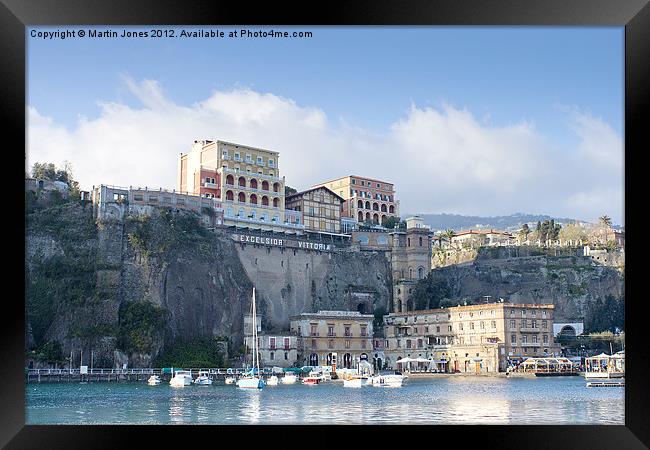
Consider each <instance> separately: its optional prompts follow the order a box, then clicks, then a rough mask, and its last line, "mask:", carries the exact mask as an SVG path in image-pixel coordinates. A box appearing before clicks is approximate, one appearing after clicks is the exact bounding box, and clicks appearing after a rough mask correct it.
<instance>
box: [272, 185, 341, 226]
mask: <svg viewBox="0 0 650 450" xmlns="http://www.w3.org/2000/svg"><path fill="white" fill-rule="evenodd" d="M343 202H344V199H343V198H342V197H341V196H339V195H337V194H335V193H334V192H332V191H331V190H329V189H328V188H326V187H324V186H319V187H315V188H311V189H307V190H306V191H302V192H296V193H295V194H291V195H288V196H287V197H286V198H285V205H286V209H287V210H294V211H299V212H302V221H303V224H304V226H305V230H308V231H317V232H326V233H340V232H341V208H342V204H343Z"/></svg>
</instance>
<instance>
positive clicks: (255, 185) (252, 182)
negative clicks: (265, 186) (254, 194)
mask: <svg viewBox="0 0 650 450" xmlns="http://www.w3.org/2000/svg"><path fill="white" fill-rule="evenodd" d="M250 186H251V189H257V180H256V179H255V178H253V179H251V183H250Z"/></svg>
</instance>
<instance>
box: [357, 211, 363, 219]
mask: <svg viewBox="0 0 650 450" xmlns="http://www.w3.org/2000/svg"><path fill="white" fill-rule="evenodd" d="M358 216H359V222H363V213H362V212H361V211H359V214H358Z"/></svg>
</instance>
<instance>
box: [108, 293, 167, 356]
mask: <svg viewBox="0 0 650 450" xmlns="http://www.w3.org/2000/svg"><path fill="white" fill-rule="evenodd" d="M168 316H169V312H168V311H167V310H166V309H165V308H161V307H159V306H156V305H153V304H151V303H148V302H129V303H123V304H122V305H121V306H120V311H119V328H118V339H117V347H118V348H120V349H121V350H123V351H125V352H126V353H151V352H152V351H153V350H154V344H155V342H156V341H157V340H160V339H161V338H162V336H163V335H164V332H165V326H166V325H167V321H168Z"/></svg>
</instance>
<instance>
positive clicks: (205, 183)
mask: <svg viewBox="0 0 650 450" xmlns="http://www.w3.org/2000/svg"><path fill="white" fill-rule="evenodd" d="M203 187H206V188H208V189H217V188H218V187H219V185H218V184H217V183H208V182H207V181H206V182H204V183H203Z"/></svg>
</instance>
